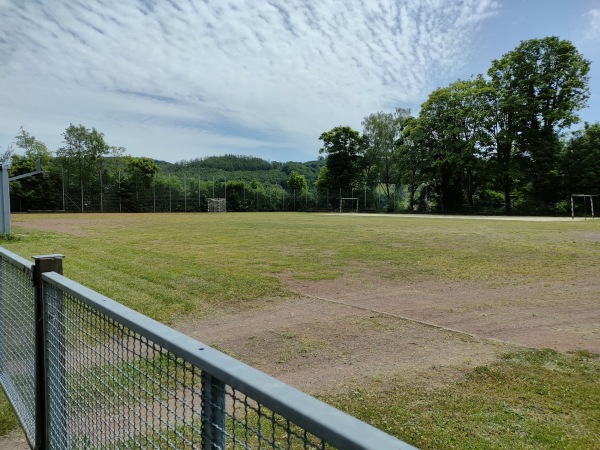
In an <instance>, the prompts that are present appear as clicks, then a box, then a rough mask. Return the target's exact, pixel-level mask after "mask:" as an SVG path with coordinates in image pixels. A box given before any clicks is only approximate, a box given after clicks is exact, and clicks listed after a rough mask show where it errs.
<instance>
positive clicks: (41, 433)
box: [33, 255, 66, 450]
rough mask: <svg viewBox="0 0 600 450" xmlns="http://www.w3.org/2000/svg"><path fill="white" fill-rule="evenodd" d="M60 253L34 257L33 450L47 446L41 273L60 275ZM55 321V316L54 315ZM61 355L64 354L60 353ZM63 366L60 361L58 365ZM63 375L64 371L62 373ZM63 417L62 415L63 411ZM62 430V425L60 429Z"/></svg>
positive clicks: (46, 389) (44, 340) (45, 370)
mask: <svg viewBox="0 0 600 450" xmlns="http://www.w3.org/2000/svg"><path fill="white" fill-rule="evenodd" d="M63 258H64V256H63V255H43V256H34V257H33V259H34V260H35V266H34V268H33V285H34V288H35V319H36V320H35V449H36V450H46V449H48V448H49V447H48V444H49V442H48V438H49V433H48V432H49V427H48V425H49V424H48V417H49V406H50V401H49V400H50V399H49V395H48V383H47V374H48V366H47V360H46V323H45V320H44V292H43V286H42V285H43V281H42V274H43V273H45V272H56V273H58V274H61V275H62V261H63ZM54 319H56V320H59V319H60V318H59V317H56V318H54ZM63 357H64V355H63ZM62 367H63V368H64V367H65V366H64V364H63V365H62ZM63 376H64V374H63ZM63 417H64V414H63ZM64 431H66V428H65V429H64Z"/></svg>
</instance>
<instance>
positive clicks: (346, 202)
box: [340, 197, 358, 212]
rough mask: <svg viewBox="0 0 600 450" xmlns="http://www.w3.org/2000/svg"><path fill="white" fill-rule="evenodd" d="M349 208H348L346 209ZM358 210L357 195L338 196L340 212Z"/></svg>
mask: <svg viewBox="0 0 600 450" xmlns="http://www.w3.org/2000/svg"><path fill="white" fill-rule="evenodd" d="M348 208H350V209H348ZM344 211H347V212H358V197H343V198H340V212H344Z"/></svg>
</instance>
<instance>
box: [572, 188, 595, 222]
mask: <svg viewBox="0 0 600 450" xmlns="http://www.w3.org/2000/svg"><path fill="white" fill-rule="evenodd" d="M594 197H598V195H590V194H571V218H572V219H574V218H575V205H576V203H579V204H581V203H582V205H581V206H582V208H581V209H582V210H583V218H584V219H585V218H587V214H588V205H589V212H590V213H591V215H592V219H593V218H594ZM577 206H579V205H577ZM578 209H579V208H578Z"/></svg>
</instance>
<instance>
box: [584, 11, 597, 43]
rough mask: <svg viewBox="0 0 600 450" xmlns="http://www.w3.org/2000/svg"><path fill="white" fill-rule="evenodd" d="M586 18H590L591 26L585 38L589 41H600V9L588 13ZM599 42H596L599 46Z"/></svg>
mask: <svg viewBox="0 0 600 450" xmlns="http://www.w3.org/2000/svg"><path fill="white" fill-rule="evenodd" d="M586 17H588V18H589V26H588V28H587V30H586V31H585V37H586V39H587V40H589V41H599V40H600V9H592V10H590V11H588V13H587V14H586ZM597 43H598V42H596V44H597Z"/></svg>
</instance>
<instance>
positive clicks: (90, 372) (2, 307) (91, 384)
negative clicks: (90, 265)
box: [0, 249, 412, 449]
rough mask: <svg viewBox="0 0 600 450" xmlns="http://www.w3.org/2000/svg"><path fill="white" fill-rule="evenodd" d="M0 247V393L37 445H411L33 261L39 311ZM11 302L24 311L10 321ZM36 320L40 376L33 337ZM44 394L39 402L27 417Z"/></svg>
mask: <svg viewBox="0 0 600 450" xmlns="http://www.w3.org/2000/svg"><path fill="white" fill-rule="evenodd" d="M0 250H2V252H1V255H2V259H1V265H0V270H1V271H0V282H1V286H2V291H1V292H2V297H1V298H0V323H1V324H2V332H1V334H0V351H1V352H0V373H1V376H2V378H1V380H2V386H3V387H4V389H5V390H6V392H7V394H8V397H9V399H10V401H11V403H12V404H13V405H14V406H15V409H16V410H18V408H24V409H25V413H23V414H20V415H19V417H20V418H21V422H22V423H23V426H24V428H25V431H26V434H27V435H28V439H29V442H30V443H32V446H33V445H36V448H51V449H71V448H73V449H80V448H110V449H146V448H154V449H167V448H171V449H196V448H197V449H260V448H272V449H295V448H298V449H330V448H331V449H333V448H341V449H367V448H370V449H392V448H393V449H408V448H412V447H410V446H409V445H408V444H405V443H403V442H402V441H399V440H397V439H396V438H394V437H392V436H389V435H387V434H385V433H383V432H382V431H380V430H378V429H376V428H373V427H371V426H369V425H367V424H365V423H363V422H361V421H359V420H357V419H355V418H353V417H351V416H349V415H347V414H344V413H342V412H341V411H339V410H337V409H335V408H333V407H331V406H329V405H326V404H324V403H322V402H320V401H318V400H316V399H315V398H313V397H310V396H308V395H306V394H303V393H302V392H300V391H298V390H296V389H294V388H292V387H290V386H288V385H286V384H284V383H282V382H280V381H278V380H276V379H274V378H271V377H269V376H267V375H265V374H263V373H261V372H259V371H258V370H256V369H253V368H251V367H249V366H247V365H245V364H243V363H242V362H240V361H238V360H235V359H233V358H231V357H229V356H227V355H225V354H223V353H221V352H219V351H217V350H215V349H212V348H211V347H209V346H207V345H205V344H203V343H201V342H199V341H196V340H194V339H192V338H190V337H187V336H185V335H183V334H181V333H179V332H177V331H175V330H173V329H171V328H169V327H166V326H164V325H162V324H160V323H157V322H156V321H154V320H152V319H150V318H148V317H146V316H144V315H142V314H139V313H137V312H135V311H132V310H131V309H129V308H126V307H125V306H123V305H121V304H119V303H117V302H115V301H113V300H111V299H109V298H107V297H104V296H102V295H100V294H98V293H96V292H94V291H92V290H90V289H88V288H85V287H84V286H81V285H79V284H77V283H75V282H73V281H71V280H69V279H67V278H65V277H63V276H62V275H60V274H58V273H55V272H48V273H43V274H40V273H39V272H40V271H39V270H38V265H37V262H38V260H37V259H36V265H35V266H34V267H35V268H34V270H33V272H34V275H36V276H34V279H37V278H39V279H40V280H41V283H42V289H40V292H42V294H41V297H42V299H43V308H42V310H43V311H38V310H37V309H35V307H34V306H33V305H35V299H34V297H36V292H37V291H36V288H32V287H31V286H32V283H31V281H32V277H31V271H32V269H31V265H29V266H26V265H25V264H24V263H23V261H21V262H19V263H18V264H17V263H15V261H17V262H18V261H20V260H19V259H18V257H16V255H13V256H11V255H12V254H10V253H9V252H7V251H6V250H3V249H0ZM15 257H16V258H17V259H13V258H15ZM25 263H26V261H25ZM61 267H62V265H61ZM42 272H44V270H42ZM21 274H23V275H21ZM16 304H18V305H27V306H20V307H22V308H28V312H27V313H26V314H21V312H20V311H16V312H13V310H14V309H15V308H16V306H15V305H16ZM34 309H35V311H34ZM38 314H39V315H40V317H41V318H42V322H43V324H44V326H43V340H42V342H43V347H44V348H43V349H42V352H43V353H44V355H45V359H44V361H45V365H44V367H41V368H35V365H34V364H33V360H35V354H34V353H35V352H36V351H39V349H38V350H36V344H35V342H34V339H33V338H32V337H31V335H32V334H34V333H33V332H32V328H33V327H34V325H33V324H32V323H31V322H35V320H36V317H37V315H38ZM19 327H21V328H23V332H22V336H20V335H18V334H15V335H13V334H12V332H13V330H15V329H16V328H19ZM5 330H7V331H5ZM19 336H20V337H19ZM25 337H28V338H27V339H25ZM39 370H41V372H42V373H44V375H45V376H44V377H43V386H42V387H40V386H39V385H37V384H36V382H35V380H34V378H35V377H34V372H35V371H39ZM19 383H20V384H19ZM17 384H19V386H20V387H19V388H18V389H16V388H13V387H12V386H13V385H17ZM40 389H41V390H45V394H44V395H42V397H45V398H46V399H47V404H45V405H44V406H43V407H42V408H39V409H37V410H36V405H37V404H36V403H35V402H34V403H33V409H32V402H31V399H33V398H39V396H40V395H39V391H40ZM19 405H23V406H19ZM24 417H25V419H24ZM40 425H42V426H44V427H45V428H41V429H40ZM32 427H33V428H35V432H33V431H32ZM40 430H42V431H43V430H45V431H43V432H42V431H40ZM35 437H37V440H38V441H37V442H35ZM42 441H43V442H42Z"/></svg>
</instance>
